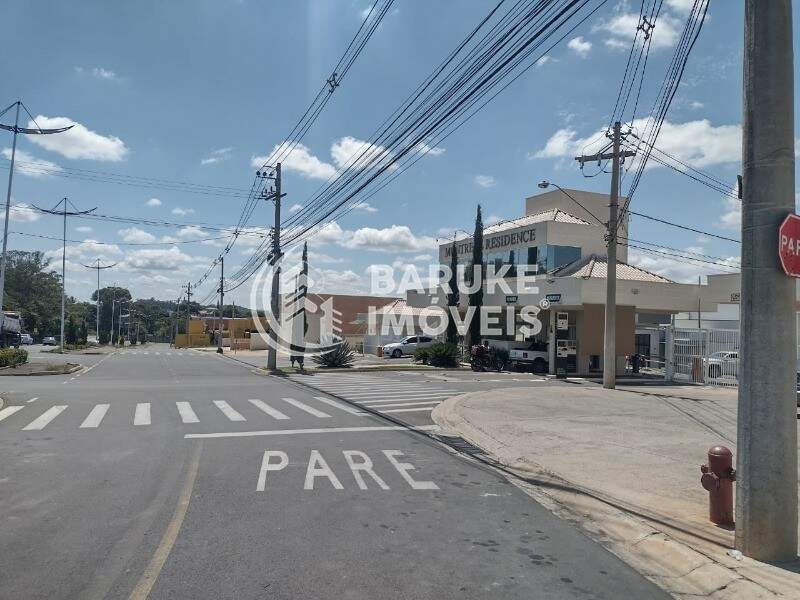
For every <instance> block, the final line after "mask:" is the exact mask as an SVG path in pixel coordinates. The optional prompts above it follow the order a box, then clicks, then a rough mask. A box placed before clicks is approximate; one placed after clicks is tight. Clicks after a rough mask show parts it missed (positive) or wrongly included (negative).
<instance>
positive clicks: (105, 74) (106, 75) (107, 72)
mask: <svg viewBox="0 0 800 600" xmlns="http://www.w3.org/2000/svg"><path fill="white" fill-rule="evenodd" d="M75 72H76V73H79V74H81V75H83V74H84V73H85V74H88V75H91V76H92V77H94V78H95V79H104V80H106V81H120V77H119V76H118V75H117V74H116V73H115V72H114V71H112V70H111V69H104V68H103V67H92V68H91V69H84V68H83V67H75Z"/></svg>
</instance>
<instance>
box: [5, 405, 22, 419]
mask: <svg viewBox="0 0 800 600" xmlns="http://www.w3.org/2000/svg"><path fill="white" fill-rule="evenodd" d="M23 408H25V407H24V406H6V407H5V408H4V409H2V410H0V421H2V420H3V419H5V418H7V417H10V416H11V415H13V414H14V413H15V412H17V411H18V410H22V409H23Z"/></svg>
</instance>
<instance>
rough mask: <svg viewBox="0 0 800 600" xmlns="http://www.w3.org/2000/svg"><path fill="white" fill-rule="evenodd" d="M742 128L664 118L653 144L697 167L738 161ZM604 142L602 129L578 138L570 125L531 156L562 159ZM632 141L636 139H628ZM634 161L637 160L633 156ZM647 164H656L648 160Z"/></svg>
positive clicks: (640, 126)
mask: <svg viewBox="0 0 800 600" xmlns="http://www.w3.org/2000/svg"><path fill="white" fill-rule="evenodd" d="M646 125H647V121H646V120H645V119H637V120H636V121H634V123H633V130H634V132H636V133H637V134H638V135H641V134H642V132H643V131H644V130H645V128H646ZM741 138H742V128H741V127H740V126H739V125H719V126H714V125H712V124H711V122H710V121H708V120H707V119H702V120H698V121H687V122H686V123H671V122H670V121H664V124H663V126H662V128H661V133H660V134H659V137H658V140H657V141H656V147H658V148H659V149H661V150H663V151H664V152H667V153H669V154H671V155H672V156H675V157H677V158H679V159H680V160H682V161H684V162H687V163H689V164H691V165H692V166H693V167H696V168H703V167H707V166H710V165H719V164H724V163H731V162H736V163H738V162H740V161H741V152H742V148H741ZM606 141H607V138H606V137H605V132H604V130H598V131H596V132H594V133H593V134H591V135H589V136H586V137H584V138H578V137H577V132H576V131H575V130H574V129H572V128H569V127H567V128H563V129H559V130H558V131H556V132H555V133H554V134H553V135H552V136H551V137H550V139H549V140H547V143H546V144H545V147H544V148H542V149H541V150H539V151H537V152H535V153H534V154H533V155H531V156H530V157H531V158H563V157H569V158H572V157H574V156H578V155H579V154H582V153H587V154H589V153H592V152H595V151H597V150H598V149H599V148H600V147H601V146H602V145H604V144H605V143H606ZM631 142H632V143H633V142H635V138H631ZM634 160H636V159H634ZM648 166H649V167H652V168H656V167H659V166H660V165H658V164H657V163H655V162H653V161H650V162H649V163H648Z"/></svg>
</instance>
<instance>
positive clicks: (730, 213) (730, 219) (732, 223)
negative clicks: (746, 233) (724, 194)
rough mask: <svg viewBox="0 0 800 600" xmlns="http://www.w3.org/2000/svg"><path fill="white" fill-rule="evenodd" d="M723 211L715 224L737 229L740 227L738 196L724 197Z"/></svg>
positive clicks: (740, 212)
mask: <svg viewBox="0 0 800 600" xmlns="http://www.w3.org/2000/svg"><path fill="white" fill-rule="evenodd" d="M724 202H725V206H724V209H723V213H722V214H721V215H720V217H719V221H718V222H717V225H718V226H719V227H722V228H723V229H731V230H739V229H741V227H742V201H741V200H739V199H738V198H725V200H724Z"/></svg>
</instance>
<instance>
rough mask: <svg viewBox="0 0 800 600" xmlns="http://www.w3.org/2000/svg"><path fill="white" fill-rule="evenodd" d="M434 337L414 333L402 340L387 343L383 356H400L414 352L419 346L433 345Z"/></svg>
mask: <svg viewBox="0 0 800 600" xmlns="http://www.w3.org/2000/svg"><path fill="white" fill-rule="evenodd" d="M433 342H434V340H433V338H430V337H427V336H424V335H412V336H409V337H407V338H405V339H404V340H402V341H399V342H395V343H393V344H386V345H385V346H384V347H383V356H384V357H386V358H400V357H401V356H407V355H409V354H414V351H415V350H416V349H417V348H427V347H429V346H432V345H433Z"/></svg>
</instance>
